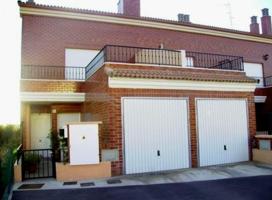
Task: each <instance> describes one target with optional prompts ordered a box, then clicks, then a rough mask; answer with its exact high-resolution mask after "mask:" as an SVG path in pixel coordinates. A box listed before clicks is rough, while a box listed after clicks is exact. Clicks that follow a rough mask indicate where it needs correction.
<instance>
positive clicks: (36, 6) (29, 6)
mask: <svg viewBox="0 0 272 200" xmlns="http://www.w3.org/2000/svg"><path fill="white" fill-rule="evenodd" d="M18 5H19V7H20V8H21V9H20V14H21V15H24V14H27V13H26V12H22V10H23V9H22V8H25V9H24V10H27V9H38V10H39V9H41V10H51V11H55V12H57V11H60V12H65V13H78V14H85V15H97V16H101V17H103V16H104V17H114V18H118V19H120V20H122V19H123V20H130V21H131V20H133V21H139V22H141V21H143V22H146V23H145V24H147V23H161V24H164V25H165V26H167V25H169V26H170V25H173V26H179V27H181V28H182V27H187V28H188V29H190V28H191V29H202V30H203V33H199V34H205V35H206V32H207V31H213V32H220V33H221V35H220V37H226V38H231V37H230V36H229V35H230V34H235V35H241V36H244V37H246V36H248V37H254V38H258V39H256V41H255V42H262V41H259V40H262V39H264V40H269V41H270V40H271V41H270V42H263V43H271V44H272V36H266V35H261V34H254V33H250V32H246V31H240V30H234V29H227V28H220V27H214V26H208V25H201V24H194V23H186V22H178V21H174V20H168V19H159V18H151V17H133V16H126V15H123V14H119V13H113V12H104V11H96V10H89V9H80V8H69V7H62V6H49V5H43V4H36V3H25V2H21V1H18ZM30 14H31V13H30ZM32 14H33V13H32ZM35 15H39V13H35ZM40 15H41V16H44V15H43V14H42V13H41V14H40ZM72 16H75V15H74V14H73V15H72ZM66 18H68V17H67V16H66ZM70 19H72V17H71V18H70ZM138 26H144V25H141V23H140V24H139V25H138ZM162 26H163V25H162ZM204 30H206V31H204ZM224 33H225V34H224ZM217 36H218V35H217ZM234 39H239V38H237V37H236V38H234ZM244 40H246V39H244ZM249 40H251V41H254V39H253V40H252V39H249Z"/></svg>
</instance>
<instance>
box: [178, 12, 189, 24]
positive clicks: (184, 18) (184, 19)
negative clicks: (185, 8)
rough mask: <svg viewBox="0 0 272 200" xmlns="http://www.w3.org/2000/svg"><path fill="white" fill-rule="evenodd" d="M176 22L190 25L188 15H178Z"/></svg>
mask: <svg viewBox="0 0 272 200" xmlns="http://www.w3.org/2000/svg"><path fill="white" fill-rule="evenodd" d="M178 21H179V22H186V23H190V15H185V14H181V13H180V14H178Z"/></svg>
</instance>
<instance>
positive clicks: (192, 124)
mask: <svg viewBox="0 0 272 200" xmlns="http://www.w3.org/2000/svg"><path fill="white" fill-rule="evenodd" d="M189 113H190V129H191V131H190V133H191V164H192V167H197V166H198V160H197V151H198V148H197V133H196V116H195V98H194V97H190V98H189Z"/></svg>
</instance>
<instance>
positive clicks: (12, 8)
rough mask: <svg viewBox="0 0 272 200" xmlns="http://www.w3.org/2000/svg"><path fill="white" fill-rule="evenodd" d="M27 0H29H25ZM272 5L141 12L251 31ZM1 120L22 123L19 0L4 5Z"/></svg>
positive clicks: (201, 2) (155, 3)
mask: <svg viewBox="0 0 272 200" xmlns="http://www.w3.org/2000/svg"><path fill="white" fill-rule="evenodd" d="M23 1H26V0H23ZM35 2H36V3H40V4H47V5H59V6H65V7H74V8H85V9H92V10H101V11H109V12H117V3H118V0H35ZM265 7H266V8H269V9H270V13H272V0H141V15H142V16H148V17H155V18H164V19H172V20H176V19H177V14H178V13H183V14H189V15H190V19H191V22H193V23H197V24H206V25H212V26H218V27H225V28H233V29H237V30H244V31H249V23H250V17H251V16H253V15H256V16H258V22H260V16H261V9H262V8H265ZM0 27H1V29H0V60H1V63H0V70H1V71H0V93H1V96H0V124H19V123H20V103H19V102H20V98H19V79H20V59H21V19H20V15H19V8H18V6H17V0H2V2H1V5H0Z"/></svg>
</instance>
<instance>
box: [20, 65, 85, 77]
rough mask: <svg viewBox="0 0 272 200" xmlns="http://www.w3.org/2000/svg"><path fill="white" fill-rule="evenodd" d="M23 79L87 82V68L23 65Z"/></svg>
mask: <svg viewBox="0 0 272 200" xmlns="http://www.w3.org/2000/svg"><path fill="white" fill-rule="evenodd" d="M21 78H22V79H50V80H85V67H65V66H41V65H23V66H22V68H21Z"/></svg>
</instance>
